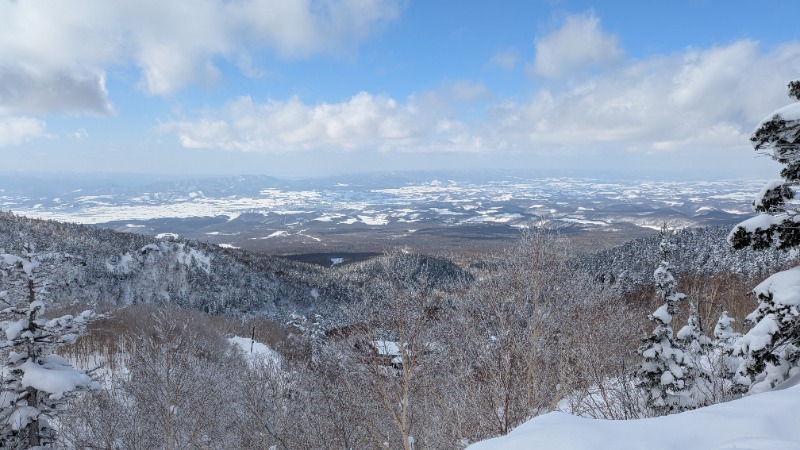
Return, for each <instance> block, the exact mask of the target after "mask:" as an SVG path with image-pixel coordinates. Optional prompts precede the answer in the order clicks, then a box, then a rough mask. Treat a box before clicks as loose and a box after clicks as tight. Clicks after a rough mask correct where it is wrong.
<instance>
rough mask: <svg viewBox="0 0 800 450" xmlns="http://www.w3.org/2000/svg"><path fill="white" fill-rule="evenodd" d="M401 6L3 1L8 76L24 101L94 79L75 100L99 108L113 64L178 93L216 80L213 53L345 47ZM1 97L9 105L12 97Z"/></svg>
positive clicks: (156, 88) (1, 42) (300, 0)
mask: <svg viewBox="0 0 800 450" xmlns="http://www.w3.org/2000/svg"><path fill="white" fill-rule="evenodd" d="M400 9H401V4H399V3H398V1H395V0H294V1H284V0H234V1H226V0H200V1H194V2H163V1H158V0H135V1H134V0H116V1H110V2H74V1H70V0H49V1H33V0H20V1H15V2H0V17H3V27H0V49H2V50H0V73H2V74H4V77H3V78H4V79H3V83H4V84H7V85H10V87H7V90H11V89H15V90H17V91H19V92H20V94H18V95H17V97H18V98H21V97H24V95H25V93H27V92H31V91H32V90H31V89H28V88H29V87H30V84H31V83H34V84H35V83H39V82H41V80H44V81H45V82H46V83H49V86H50V87H51V89H50V92H51V96H52V97H56V96H58V95H61V94H63V93H65V92H67V90H66V89H63V88H61V86H59V84H58V83H53V82H52V80H54V79H58V78H63V79H67V80H85V79H87V78H91V79H93V80H94V81H95V82H93V83H91V86H89V85H86V86H85V87H92V88H93V90H91V92H90V91H88V90H85V91H86V92H84V93H85V95H87V96H88V97H89V98H88V99H86V100H81V99H76V100H77V101H76V102H75V103H74V104H70V105H67V106H69V107H70V109H80V108H81V107H82V106H85V105H83V104H82V103H86V104H88V106H89V110H90V111H92V112H98V109H99V110H100V111H102V110H103V108H104V107H103V104H104V103H102V102H101V103H100V104H98V102H97V101H96V99H97V98H102V99H105V88H104V86H103V78H102V73H103V70H105V68H107V67H108V66H110V65H120V66H126V65H134V66H135V67H137V68H138V69H139V70H140V73H141V87H142V88H143V89H144V90H145V91H146V92H147V93H150V94H156V95H162V94H170V93H173V92H175V91H176V90H178V89H180V88H182V87H183V86H185V85H187V84H189V83H198V84H202V83H207V82H209V81H212V80H213V79H214V78H216V77H217V76H218V68H217V67H216V64H215V63H214V60H215V58H224V59H228V60H230V61H231V62H233V63H234V64H235V63H241V62H243V61H250V60H251V59H250V58H248V54H249V53H251V52H256V51H260V50H270V51H274V52H276V53H277V54H280V55H282V56H283V57H287V58H302V57H308V56H312V55H315V54H320V53H325V54H337V53H342V52H347V51H349V50H351V49H353V48H354V47H356V46H357V45H359V44H360V43H361V42H363V40H365V39H366V38H367V37H369V36H370V34H371V33H372V32H373V31H374V30H375V29H376V27H379V26H381V24H383V23H385V22H387V21H390V20H393V19H395V18H396V17H398V15H399V13H400ZM9 74H10V75H9ZM31 80H33V81H31ZM40 96H41V94H40ZM0 102H2V104H0V107H5V108H10V107H9V106H8V105H6V101H5V97H0ZM35 103H37V104H39V105H40V106H41V111H42V112H50V111H53V110H59V106H61V104H60V103H59V101H57V100H55V99H41V98H40V99H38V101H37V102H35ZM62 103H63V101H62ZM105 103H107V100H106V101H105ZM98 107H99V108H98Z"/></svg>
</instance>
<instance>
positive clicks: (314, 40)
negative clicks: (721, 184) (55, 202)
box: [0, 0, 800, 178]
mask: <svg viewBox="0 0 800 450" xmlns="http://www.w3.org/2000/svg"><path fill="white" fill-rule="evenodd" d="M798 11H800V5H798V4H797V3H796V2H794V1H765V2H758V3H756V2H750V1H710V0H707V1H681V2H673V1H647V2H635V1H603V2H586V1H570V0H563V1H558V0H549V1H502V0H494V1H485V0H473V1H440V0H426V1H421V0H418V1H414V0H409V1H402V0H398V1H395V0H315V1H311V0H297V1H287V0H246V1H243V0H234V1H223V0H199V1H196V2H161V1H156V0H137V1H128V0H118V1H114V2H94V1H88V0H87V1H75V0H43V1H32V0H16V1H10V0H0V161H2V165H0V170H24V171H27V170H36V171H55V170H66V171H74V172H94V171H102V172H142V173H169V174H239V173H263V174H269V175H275V176H303V175H325V174H331V173H347V172H364V171H385V170H398V169H481V168H493V169H497V168H500V169H502V168H513V169H531V170H537V171H552V172H553V173H554V174H556V173H561V172H563V171H565V170H577V171H580V172H581V173H585V174H587V175H591V174H595V173H597V174H600V173H608V172H611V171H620V172H626V173H629V174H630V173H640V174H643V175H647V176H651V175H652V176H681V175H683V174H687V175H691V176H693V177H696V176H701V177H702V176H708V177H709V178H720V177H741V176H748V177H767V176H773V177H774V176H775V175H776V174H777V170H776V166H775V165H774V164H773V163H771V162H770V161H769V160H768V159H767V158H764V157H760V158H759V157H756V154H755V152H754V151H753V150H752V149H751V147H750V146H749V144H748V141H747V137H748V135H749V133H750V132H751V131H752V129H753V127H754V126H755V125H756V124H757V123H758V122H759V121H760V119H762V118H763V117H765V116H766V115H768V114H769V113H771V112H772V111H773V110H775V109H777V108H778V107H780V106H782V105H784V104H786V103H788V102H789V101H790V100H789V99H788V97H786V94H785V92H786V89H785V85H786V83H787V82H788V81H789V80H791V79H794V78H797V77H798V76H800V40H798V38H797V34H796V31H795V30H796V26H795V23H794V20H795V19H794V18H795V17H796V16H797V13H798Z"/></svg>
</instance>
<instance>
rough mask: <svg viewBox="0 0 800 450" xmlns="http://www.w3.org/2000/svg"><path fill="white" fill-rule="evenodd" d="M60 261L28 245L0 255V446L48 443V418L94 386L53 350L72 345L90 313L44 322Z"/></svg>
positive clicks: (52, 434)
mask: <svg viewBox="0 0 800 450" xmlns="http://www.w3.org/2000/svg"><path fill="white" fill-rule="evenodd" d="M0 253H1V252H0ZM60 259H62V257H61V256H60V255H58V254H41V255H40V254H37V253H36V252H35V251H34V249H33V247H32V246H31V245H26V247H25V252H24V253H23V255H22V256H16V255H11V254H0V281H2V285H1V286H2V290H0V308H2V310H0V373H1V374H2V391H0V442H2V443H3V446H2V448H8V449H18V448H20V449H21V448H30V447H36V446H46V445H48V444H50V443H52V442H53V439H54V437H55V430H54V429H53V427H52V420H53V418H54V417H55V416H56V415H57V414H58V413H59V411H60V410H61V409H62V408H63V407H64V406H65V404H66V400H65V395H67V394H68V393H70V392H73V391H75V390H79V389H86V388H89V387H91V386H92V384H93V382H92V379H91V378H90V377H89V376H88V375H87V374H86V373H85V372H82V371H78V370H76V369H74V368H73V367H72V366H71V365H70V364H69V363H68V362H67V360H65V359H64V358H62V357H60V356H58V355H56V354H54V353H53V351H54V350H55V349H56V348H58V347H59V346H60V345H64V344H69V343H73V342H74V341H75V339H76V338H77V336H78V335H79V334H80V332H81V331H83V330H84V329H85V327H86V324H87V323H88V321H90V320H91V319H92V318H93V317H94V316H95V315H94V313H93V312H91V311H85V312H83V313H82V314H80V315H78V316H72V315H66V316H63V317H58V318H54V319H50V320H47V319H44V318H43V314H44V312H45V304H46V302H47V301H48V299H47V289H46V288H47V284H48V282H49V281H50V280H48V278H47V276H46V273H47V272H48V269H52V268H53V267H54V266H55V265H58V263H59V262H60V261H59V260H60Z"/></svg>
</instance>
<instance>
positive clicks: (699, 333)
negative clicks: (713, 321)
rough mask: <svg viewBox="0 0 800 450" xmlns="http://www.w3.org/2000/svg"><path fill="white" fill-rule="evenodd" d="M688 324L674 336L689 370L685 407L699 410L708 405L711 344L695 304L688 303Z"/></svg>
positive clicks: (685, 378)
mask: <svg viewBox="0 0 800 450" xmlns="http://www.w3.org/2000/svg"><path fill="white" fill-rule="evenodd" d="M687 322H688V323H687V324H686V325H684V326H683V328H681V329H680V330H679V331H678V333H677V334H676V335H675V337H676V338H677V341H678V343H679V344H680V346H681V347H682V348H683V352H684V356H685V358H686V361H687V363H688V365H689V366H690V369H689V371H688V373H687V374H686V375H687V376H686V377H684V382H685V383H686V388H687V393H688V395H689V397H688V400H689V403H687V405H686V406H687V407H692V408H699V407H701V406H705V405H707V404H708V403H709V401H710V399H709V398H708V397H709V396H708V384H709V383H708V382H709V381H710V379H711V371H710V370H709V367H708V362H709V356H710V352H711V349H712V347H713V342H712V341H711V339H710V338H709V337H708V336H706V333H705V331H704V330H703V325H702V322H701V321H700V315H699V314H698V313H697V304H696V303H695V302H693V301H692V302H690V303H689V318H688V321H687Z"/></svg>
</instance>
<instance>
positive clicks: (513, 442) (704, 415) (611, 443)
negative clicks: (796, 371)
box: [468, 386, 800, 450]
mask: <svg viewBox="0 0 800 450" xmlns="http://www.w3.org/2000/svg"><path fill="white" fill-rule="evenodd" d="M798 408H800V386H794V387H791V388H788V389H786V390H781V391H772V392H766V393H763V394H757V395H752V396H750V397H746V398H742V399H739V400H734V401H731V402H728V403H722V404H719V405H713V406H709V407H706V408H700V409H696V410H694V411H687V412H684V413H681V414H673V415H670V416H665V417H658V418H653V419H640V420H618V421H614V420H599V419H584V418H580V417H575V416H571V415H569V414H564V413H560V412H553V413H549V414H545V415H543V416H539V417H536V418H534V419H532V420H529V421H528V422H526V423H524V424H522V425H521V426H519V427H518V428H517V429H515V430H514V431H512V432H511V433H509V434H508V435H507V436H503V437H499V438H495V439H489V440H487V441H483V442H479V443H476V444H474V445H472V446H470V447H468V450H530V449H560V450H583V449H586V450H589V449H592V450H594V449H615V450H629V449H630V450H632V449H651V450H673V449H674V450H695V449H696V450H701V449H702V450H709V449H718V450H722V449H752V450H767V449H769V450H778V449H780V450H800V432H798V428H797V410H798Z"/></svg>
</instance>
